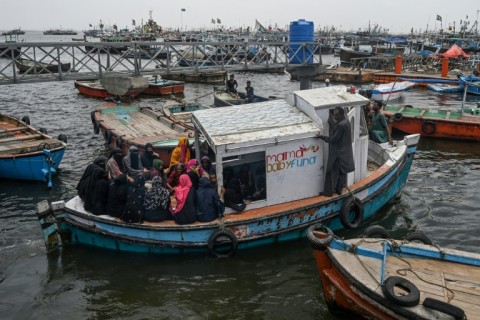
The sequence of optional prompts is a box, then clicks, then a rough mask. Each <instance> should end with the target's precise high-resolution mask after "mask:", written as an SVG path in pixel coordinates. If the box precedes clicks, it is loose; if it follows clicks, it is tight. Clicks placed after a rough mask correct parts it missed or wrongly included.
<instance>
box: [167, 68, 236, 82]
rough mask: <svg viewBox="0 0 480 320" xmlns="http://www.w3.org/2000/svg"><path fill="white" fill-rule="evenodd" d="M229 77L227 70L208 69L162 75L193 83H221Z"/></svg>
mask: <svg viewBox="0 0 480 320" xmlns="http://www.w3.org/2000/svg"><path fill="white" fill-rule="evenodd" d="M226 77H227V72H226V71H208V72H185V73H170V74H164V75H162V78H163V79H167V80H176V81H184V82H192V83H210V84H220V83H225V79H226Z"/></svg>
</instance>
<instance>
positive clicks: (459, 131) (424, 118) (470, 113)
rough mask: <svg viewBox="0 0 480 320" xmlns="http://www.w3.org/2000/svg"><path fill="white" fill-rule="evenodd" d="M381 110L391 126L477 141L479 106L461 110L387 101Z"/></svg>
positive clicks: (479, 128) (424, 134) (420, 132)
mask: <svg viewBox="0 0 480 320" xmlns="http://www.w3.org/2000/svg"><path fill="white" fill-rule="evenodd" d="M382 112H383V114H385V115H386V116H387V117H389V118H390V119H392V120H393V121H392V123H393V128H394V129H397V130H399V131H402V132H404V133H407V134H413V133H419V134H420V135H422V136H426V137H432V138H445V139H458V140H467V141H480V107H475V108H469V109H464V110H463V112H462V110H454V111H451V110H439V109H422V108H414V107H412V106H409V105H406V106H391V105H386V106H385V107H384V109H383V110H382Z"/></svg>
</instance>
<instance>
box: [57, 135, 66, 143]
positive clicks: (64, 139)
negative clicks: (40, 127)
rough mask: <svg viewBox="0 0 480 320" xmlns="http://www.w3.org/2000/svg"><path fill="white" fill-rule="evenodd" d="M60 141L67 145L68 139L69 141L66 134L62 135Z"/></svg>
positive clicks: (59, 136)
mask: <svg viewBox="0 0 480 320" xmlns="http://www.w3.org/2000/svg"><path fill="white" fill-rule="evenodd" d="M57 139H58V140H60V141H62V142H64V143H67V141H68V139H67V135H66V134H64V133H60V134H59V135H58V137H57Z"/></svg>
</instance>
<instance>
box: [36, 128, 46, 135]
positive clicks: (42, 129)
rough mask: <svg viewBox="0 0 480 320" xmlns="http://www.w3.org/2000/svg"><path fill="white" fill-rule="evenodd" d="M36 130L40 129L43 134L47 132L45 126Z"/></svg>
mask: <svg viewBox="0 0 480 320" xmlns="http://www.w3.org/2000/svg"><path fill="white" fill-rule="evenodd" d="M38 131H40V132H41V133H43V134H48V133H47V129H45V128H40V129H38Z"/></svg>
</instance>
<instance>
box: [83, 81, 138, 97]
mask: <svg viewBox="0 0 480 320" xmlns="http://www.w3.org/2000/svg"><path fill="white" fill-rule="evenodd" d="M74 85H75V88H77V90H78V92H79V93H81V94H83V95H85V96H89V97H94V98H101V99H105V98H110V97H113V96H115V95H114V94H112V93H110V92H108V91H107V89H105V87H104V86H103V85H102V83H101V81H100V80H75V81H74ZM144 90H146V89H145V87H137V86H131V87H130V88H129V89H128V90H127V92H126V93H125V94H124V96H127V97H130V98H135V97H137V96H138V95H140V94H141V93H142V92H143V91H144Z"/></svg>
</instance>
